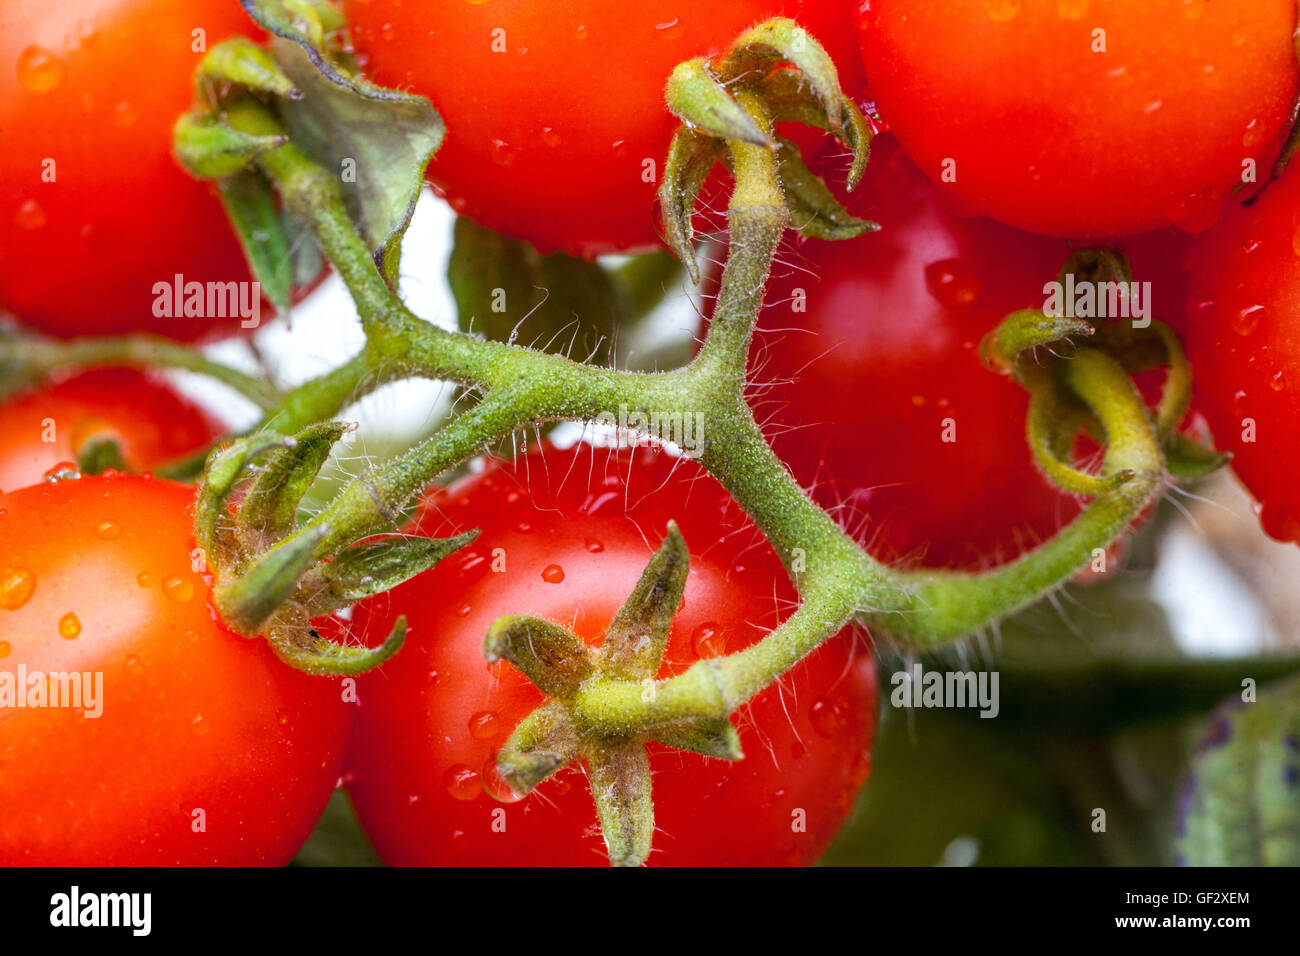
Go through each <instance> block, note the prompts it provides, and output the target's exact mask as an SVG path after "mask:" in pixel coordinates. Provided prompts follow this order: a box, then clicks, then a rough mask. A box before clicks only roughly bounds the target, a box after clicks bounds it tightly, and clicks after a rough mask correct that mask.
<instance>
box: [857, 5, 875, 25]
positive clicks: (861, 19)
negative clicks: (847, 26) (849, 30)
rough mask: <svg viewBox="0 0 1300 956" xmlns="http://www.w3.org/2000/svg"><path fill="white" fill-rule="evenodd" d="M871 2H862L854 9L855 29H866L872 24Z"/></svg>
mask: <svg viewBox="0 0 1300 956" xmlns="http://www.w3.org/2000/svg"><path fill="white" fill-rule="evenodd" d="M871 13H872V11H871V0H862V2H861V3H859V4H858V5H857V6H856V7H854V8H853V25H854V26H855V27H859V28H861V27H865V26H866V25H867V24H868V23H870V22H871Z"/></svg>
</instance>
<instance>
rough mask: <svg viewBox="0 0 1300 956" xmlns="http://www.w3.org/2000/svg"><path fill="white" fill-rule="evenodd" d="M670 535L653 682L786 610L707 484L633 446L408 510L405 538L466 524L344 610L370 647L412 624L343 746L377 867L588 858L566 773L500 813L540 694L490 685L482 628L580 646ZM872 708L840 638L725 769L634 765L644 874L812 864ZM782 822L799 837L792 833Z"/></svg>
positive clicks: (753, 725)
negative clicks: (524, 623) (436, 561)
mask: <svg viewBox="0 0 1300 956" xmlns="http://www.w3.org/2000/svg"><path fill="white" fill-rule="evenodd" d="M669 519H676V520H677V521H678V523H679V525H680V527H681V530H682V534H683V536H684V537H685V539H686V542H687V545H688V546H689V547H690V548H691V571H690V576H689V578H688V580H687V584H686V595H685V603H684V606H683V607H682V609H681V610H680V611H679V612H678V614H677V617H676V619H675V620H674V623H673V629H672V633H671V635H670V638H669V644H668V649H667V654H666V656H665V661H664V665H663V667H662V668H661V670H660V673H659V677H660V678H663V677H666V676H670V675H672V674H675V673H679V672H680V671H682V670H684V669H685V668H686V667H687V666H689V665H690V664H691V663H693V662H694V661H695V660H697V659H699V658H700V657H701V656H716V655H719V654H723V653H730V652H734V651H738V650H740V649H742V648H744V647H746V646H748V645H750V644H753V643H754V642H756V641H757V640H759V639H760V638H761V637H762V636H763V635H764V634H765V633H766V632H767V631H768V630H769V629H770V628H772V627H773V626H775V625H776V624H777V622H778V621H779V620H780V619H781V618H782V617H784V616H785V615H786V613H788V612H789V610H790V606H791V603H792V601H793V600H794V595H793V591H792V590H791V587H790V585H789V583H788V582H787V580H786V577H785V573H784V571H783V570H782V569H781V567H780V565H779V564H778V562H777V561H776V558H775V556H774V555H773V553H772V551H771V549H770V548H769V547H768V546H767V545H766V543H764V542H763V541H762V539H761V537H760V536H759V534H758V532H757V531H756V530H754V529H753V527H752V526H751V525H746V524H743V523H741V522H740V521H738V520H737V513H736V510H735V506H734V505H732V504H730V503H729V499H728V497H727V495H726V493H725V492H724V491H723V490H722V489H721V487H720V486H719V485H717V484H716V483H715V482H714V481H713V479H711V478H709V477H707V476H706V475H704V474H703V473H702V472H701V471H699V469H697V468H696V467H695V466H693V465H691V464H690V463H688V462H686V461H684V460H674V459H670V458H669V457H668V456H667V455H666V454H655V453H653V452H651V451H649V450H648V449H641V450H638V451H636V452H631V453H628V452H623V453H614V452H609V451H607V450H593V449H592V448H591V447H590V446H578V447H577V448H575V449H573V450H569V451H564V452H559V451H554V450H551V451H547V452H545V453H544V454H542V453H538V452H533V453H532V454H529V455H528V456H526V457H524V458H522V459H521V460H519V461H518V462H517V463H516V464H515V465H514V466H509V465H502V464H494V465H492V466H490V467H489V469H488V470H487V471H486V472H484V473H482V474H479V475H474V476H471V477H469V478H467V479H465V480H464V481H462V482H460V483H459V484H457V485H454V486H452V487H451V488H450V489H439V490H436V491H434V492H432V493H431V494H430V495H429V496H428V497H427V498H426V500H425V501H424V502H423V504H422V507H421V510H420V512H419V515H418V517H417V519H416V523H415V527H416V528H418V529H419V531H420V532H421V533H429V534H440V533H442V532H444V531H447V530H448V529H451V528H456V529H459V530H463V529H466V528H471V527H478V528H481V529H482V535H481V536H480V537H479V539H478V540H477V541H476V542H474V544H473V545H471V546H470V547H469V548H468V549H467V550H466V551H464V552H459V553H457V555H456V556H455V557H453V558H451V559H449V560H448V561H446V562H444V563H443V564H441V565H439V566H437V567H436V568H434V569H433V570H432V571H430V572H427V573H425V574H423V575H421V576H420V577H418V578H416V579H415V580H413V581H411V582H409V583H407V584H405V585H402V586H401V587H399V588H397V589H395V590H394V591H392V592H391V593H390V594H388V595H386V596H382V597H380V598H377V599H375V600H373V601H372V602H371V603H370V604H368V605H363V606H362V607H361V608H359V609H358V613H357V621H358V623H359V624H360V626H361V627H362V628H363V629H364V630H365V631H366V632H367V633H368V634H369V635H370V637H371V639H379V632H380V631H381V630H382V629H383V628H384V627H385V626H386V625H391V623H392V620H393V618H394V617H395V616H396V615H397V614H398V613H399V612H400V613H404V614H406V615H407V617H408V618H409V621H410V626H411V631H410V637H409V638H408V642H407V645H406V647H405V648H404V649H403V650H402V652H401V653H400V654H398V655H397V656H396V657H395V658H393V659H392V660H391V661H389V662H387V663H385V664H384V665H383V667H382V668H380V669H378V670H376V671H374V672H373V673H372V674H371V675H369V676H368V677H366V678H365V679H364V680H363V682H362V684H361V686H360V688H359V691H360V695H361V712H360V714H359V720H358V726H357V728H356V733H355V737H354V741H353V747H352V749H351V753H352V757H351V761H350V767H351V770H352V771H353V773H354V775H355V776H354V778H353V779H352V782H351V784H350V789H351V794H352V800H353V802H354V803H355V805H356V808H357V811H358V813H359V815H360V817H361V820H362V823H363V825H364V826H365V828H366V832H367V833H368V834H369V835H370V838H371V839H372V840H373V841H374V843H375V847H376V849H378V851H379V853H380V855H381V856H382V857H383V858H384V859H385V860H386V861H388V862H389V863H395V864H443V863H449V864H450V863H454V864H575V865H581V864H588V865H590V864H599V863H601V862H602V861H603V860H604V858H605V857H604V853H605V850H604V844H603V842H602V840H601V837H600V835H599V831H598V829H597V826H596V812H595V806H594V804H593V803H592V799H591V793H590V790H589V789H588V787H587V784H586V781H585V780H584V778H583V774H582V772H581V771H580V770H578V769H576V768H573V767H571V768H569V769H566V770H564V771H561V772H560V773H559V774H558V775H557V776H555V777H552V778H551V779H550V780H547V781H546V782H544V783H542V784H541V786H540V787H539V788H538V789H537V790H536V791H535V792H534V793H533V794H530V795H529V796H528V797H526V798H524V799H523V800H522V801H521V802H518V803H510V802H509V797H510V795H509V794H508V791H507V790H506V789H505V788H504V787H503V786H501V784H500V780H499V778H498V777H496V776H495V774H494V773H493V771H494V769H495V764H494V762H493V757H494V754H495V752H496V750H497V748H499V747H500V746H501V744H502V743H503V742H504V741H505V739H506V738H507V737H508V735H509V734H510V733H511V731H513V729H514V728H515V726H516V724H517V723H518V721H519V720H520V719H521V718H523V717H524V716H526V715H527V714H528V713H529V712H530V711H532V710H533V709H534V708H535V707H537V706H538V705H539V704H540V703H542V701H543V697H542V695H541V693H540V692H539V691H538V690H537V689H536V688H535V687H533V685H532V684H530V683H529V682H528V681H527V680H526V679H525V678H524V677H523V676H522V675H520V674H519V673H518V672H517V671H515V670H513V669H512V668H510V667H509V666H508V665H506V664H505V663H504V662H499V663H497V664H495V665H493V666H491V667H489V666H488V665H487V663H486V662H485V661H484V658H483V651H482V644H483V637H484V635H485V634H486V633H487V630H488V627H489V625H490V624H491V623H492V622H493V621H495V620H496V619H497V618H498V617H500V616H502V615H505V614H515V613H519V614H532V615H538V616H541V617H545V618H547V619H550V620H554V621H557V622H560V623H563V624H564V625H565V626H567V627H570V628H572V629H573V631H574V632H575V633H577V634H578V635H580V636H581V637H582V638H584V639H585V640H587V641H589V642H592V643H595V642H597V641H599V639H600V638H601V637H602V635H603V633H604V629H605V627H606V626H607V625H608V624H609V623H610V621H611V619H612V618H613V616H614V614H615V613H616V612H617V610H618V609H619V607H620V606H621V605H622V603H623V601H624V599H625V598H626V597H627V595H628V593H629V592H630V591H631V589H632V587H633V585H634V584H635V583H636V581H637V579H638V578H639V577H640V575H641V572H642V571H643V570H644V568H645V564H646V562H647V561H648V560H649V558H650V556H651V555H652V554H653V553H654V551H655V549H656V548H657V547H658V546H659V544H660V542H661V540H662V536H663V534H664V531H665V528H666V524H667V522H668V520H669ZM494 568H496V569H497V570H496V571H494ZM874 711H875V685H874V675H873V670H872V658H871V654H870V653H869V651H868V650H867V648H866V647H865V646H863V645H862V644H861V643H860V642H859V641H858V639H857V637H856V636H855V635H854V634H852V633H849V632H846V633H843V634H840V635H838V636H837V637H835V638H834V639H832V640H831V641H830V642H828V643H827V644H826V645H825V646H823V647H822V648H820V649H818V650H817V651H816V652H814V653H813V654H812V655H811V656H810V657H809V658H808V659H806V660H805V661H803V662H802V663H801V664H800V665H799V666H798V667H797V668H795V670H794V671H792V672H791V673H790V674H789V675H787V676H786V677H785V678H783V679H782V680H781V682H780V684H779V685H774V686H772V687H769V688H768V689H767V690H766V691H764V692H763V693H761V694H760V695H759V696H758V697H756V698H755V699H754V701H753V702H752V703H751V704H750V706H749V707H748V708H746V709H745V711H744V712H743V713H742V714H741V715H740V716H739V718H738V719H737V726H738V728H739V730H740V738H741V742H742V745H743V747H744V751H745V754H746V756H745V759H744V760H743V761H741V762H739V763H734V764H733V763H728V762H725V761H720V760H709V759H706V758H704V757H701V756H698V755H696V754H689V753H684V752H681V751H670V750H667V749H666V748H662V747H652V755H651V766H652V768H653V770H654V803H655V817H656V828H657V829H656V834H655V849H654V851H653V852H652V854H651V856H650V862H651V863H653V864H656V865H673V864H739V865H744V864H771V863H790V864H793V863H809V862H812V861H813V860H816V859H817V857H818V855H819V854H820V853H821V851H822V850H823V849H825V847H826V845H827V844H828V843H829V841H830V839H831V838H832V836H833V835H834V834H835V832H836V830H837V829H838V828H839V826H840V823H841V822H842V821H843V819H844V817H845V815H846V814H847V813H848V810H849V807H850V806H851V804H852V801H853V796H854V793H855V792H856V790H857V788H858V787H859V786H860V785H861V783H862V782H863V780H864V779H865V778H866V776H867V772H868V769H869V759H870V757H869V748H870V744H871V738H872V729H873V726H874ZM488 787H491V788H492V791H493V793H496V794H497V795H498V797H502V796H504V797H507V802H498V800H497V799H493V797H492V796H491V795H489V793H487V792H485V790H486V789H487V788H488ZM801 820H802V821H805V822H806V832H800V831H799V830H798V829H797V827H796V826H792V824H796V825H797V824H798V823H799V822H800V821H801Z"/></svg>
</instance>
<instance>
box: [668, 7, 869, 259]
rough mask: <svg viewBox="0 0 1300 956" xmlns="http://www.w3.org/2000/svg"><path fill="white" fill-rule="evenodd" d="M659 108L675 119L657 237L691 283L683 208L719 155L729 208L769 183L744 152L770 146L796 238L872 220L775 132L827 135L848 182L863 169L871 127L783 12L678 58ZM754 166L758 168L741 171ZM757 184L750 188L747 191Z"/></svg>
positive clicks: (853, 232) (829, 234)
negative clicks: (716, 50) (724, 46)
mask: <svg viewBox="0 0 1300 956" xmlns="http://www.w3.org/2000/svg"><path fill="white" fill-rule="evenodd" d="M664 96H665V99H666V100H667V103H668V108H669V109H670V110H671V111H672V112H673V113H674V114H675V115H676V116H677V117H679V118H680V119H681V120H682V121H683V124H684V125H683V126H681V127H680V128H678V130H677V131H676V132H675V133H674V135H673V138H672V142H671V143H670V145H669V149H668V159H667V162H666V164H665V166H664V177H663V182H662V183H661V184H660V187H659V206H660V211H661V214H662V216H663V225H664V233H665V241H666V242H667V244H668V247H669V248H670V249H671V250H672V251H673V252H674V253H675V254H676V255H677V257H678V258H679V259H681V260H682V262H683V263H684V264H685V265H686V268H687V270H688V271H689V272H690V275H691V279H692V280H693V281H696V282H698V281H699V269H698V266H697V264H696V262H695V252H694V232H693V226H692V219H691V217H692V214H693V212H694V209H695V201H696V198H697V197H698V195H699V191H700V188H701V187H702V186H703V185H704V181H705V179H706V178H707V177H708V174H709V172H710V171H711V170H712V169H713V167H714V165H715V164H716V163H718V162H719V161H722V160H724V159H726V160H727V162H728V166H729V167H730V168H731V170H732V173H733V175H734V176H735V179H736V186H737V188H736V191H735V193H734V194H733V196H732V207H733V208H735V207H736V206H743V205H746V204H747V203H748V202H750V201H751V200H752V199H755V198H756V199H758V200H759V202H760V204H761V203H763V202H766V201H767V198H768V197H766V196H764V195H762V193H764V192H767V191H770V187H768V185H767V184H765V183H763V179H764V178H765V177H764V175H763V173H762V172H760V170H762V169H764V168H765V166H766V164H764V163H762V162H758V163H755V162H754V161H753V160H752V159H750V158H749V156H750V155H751V154H752V151H753V150H760V151H764V152H770V153H774V154H775V155H776V156H777V157H778V162H777V164H776V167H777V168H776V176H777V180H778V182H777V184H776V185H775V191H776V192H777V193H778V194H779V196H778V197H777V199H776V202H777V203H778V204H782V205H784V207H785V208H786V209H787V210H788V213H789V216H790V220H791V222H792V223H793V225H794V227H795V228H796V229H798V230H799V231H800V232H801V233H802V234H803V235H805V236H812V237H816V238H820V239H844V238H851V237H853V236H857V235H861V234H862V233H864V232H868V231H870V230H873V229H878V228H879V226H878V225H877V224H875V223H873V222H870V221H868V220H865V219H859V218H857V217H855V216H852V215H850V214H849V213H848V212H847V211H846V210H845V209H844V207H843V206H842V205H841V204H840V202H839V200H838V199H836V198H835V197H834V195H832V193H831V192H830V190H829V189H827V188H826V186H825V184H824V183H823V182H822V181H821V179H820V178H818V177H817V176H816V175H815V174H814V173H813V172H812V171H811V170H809V169H808V167H807V166H806V165H805V163H804V161H803V159H802V157H801V156H800V155H799V150H798V148H797V147H796V146H795V145H794V144H793V143H792V142H790V141H789V140H787V139H784V138H783V137H780V136H777V135H776V134H775V133H774V131H773V126H774V124H775V123H779V122H785V121H797V122H801V123H805V124H807V125H810V126H816V127H820V128H821V129H824V130H828V131H830V132H831V133H832V134H834V135H835V136H836V137H837V138H838V139H839V140H840V141H841V142H842V143H843V144H844V145H845V146H846V147H847V148H848V149H849V151H850V153H851V154H852V163H851V165H850V169H849V175H848V188H849V189H850V190H852V189H853V188H854V187H855V186H856V185H857V184H858V182H859V180H860V179H861V178H862V173H863V171H864V170H865V169H866V164H867V158H868V154H869V151H870V143H871V126H870V124H869V123H868V122H867V120H866V118H865V117H864V116H863V115H862V113H861V112H860V111H859V110H858V108H857V105H856V104H855V103H854V102H853V101H852V100H851V99H849V98H848V97H847V96H845V95H844V92H843V90H841V89H840V84H839V78H838V75H837V73H836V70H835V64H834V63H833V62H832V60H831V58H830V55H829V54H828V53H827V52H826V50H825V49H824V48H823V47H822V45H821V44H820V43H818V42H817V41H816V40H815V39H813V38H812V37H811V36H809V34H808V33H807V31H805V30H804V29H803V28H802V27H800V26H799V25H798V24H796V23H795V22H794V21H793V20H789V19H786V18H783V17H778V18H776V19H773V20H768V21H765V22H763V23H760V24H759V25H757V26H756V27H754V28H753V29H751V30H748V31H747V32H745V33H743V34H741V35H740V36H739V37H737V39H736V40H735V42H734V43H733V44H732V45H731V48H730V50H729V51H728V52H727V54H726V55H724V56H723V57H721V58H720V60H718V61H715V62H710V61H708V60H706V59H704V58H699V59H695V60H688V61H686V62H685V63H680V64H678V66H677V67H676V68H675V69H674V70H673V72H672V74H671V75H670V76H669V78H668V83H667V85H666V87H665V90H664ZM754 166H757V167H758V169H751V167H754ZM755 187H757V189H758V194H757V195H756V196H754V197H751V196H749V194H748V191H749V190H750V189H751V188H755Z"/></svg>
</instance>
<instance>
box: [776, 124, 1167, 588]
mask: <svg viewBox="0 0 1300 956" xmlns="http://www.w3.org/2000/svg"><path fill="white" fill-rule="evenodd" d="M828 181H831V182H833V181H834V177H833V174H832V175H830V176H828ZM942 198H943V197H942V195H941V193H940V191H939V189H938V188H937V187H935V186H934V185H933V184H931V183H930V182H929V181H928V180H927V179H926V178H925V177H924V176H923V175H922V174H921V173H920V171H919V170H917V168H916V167H915V166H914V165H913V164H912V163H911V162H910V161H909V160H908V159H907V157H906V156H904V155H903V154H902V152H901V151H900V150H899V149H898V146H897V144H896V143H894V142H893V141H892V139H891V138H890V137H889V136H880V137H878V138H877V139H876V141H875V142H874V143H873V145H872V159H871V162H870V164H869V165H868V167H867V175H866V179H865V180H864V182H863V184H862V185H861V186H860V187H859V190H858V193H857V194H855V195H854V196H853V197H852V198H851V199H850V200H849V201H848V204H849V208H850V209H851V211H852V212H854V213H855V214H856V215H859V216H863V217H866V218H869V219H873V220H875V221H876V222H878V223H879V224H880V226H881V230H880V231H879V232H876V233H868V234H866V235H863V236H860V237H858V238H856V239H851V240H844V241H838V242H822V241H818V240H807V241H805V242H802V243H800V244H798V245H797V246H796V248H794V249H793V250H791V251H790V252H789V253H788V254H782V255H780V256H778V260H779V261H778V264H777V266H776V267H775V268H774V272H773V276H772V278H771V280H770V282H769V284H768V288H767V290H766V297H765V302H766V303H767V304H766V306H765V308H764V310H763V312H762V314H761V316H760V320H759V323H760V324H759V329H758V333H757V337H756V339H755V344H754V348H753V352H752V355H751V362H750V378H751V381H752V382H753V383H754V388H753V390H752V392H751V404H752V406H753V407H754V409H755V415H756V416H757V418H758V420H759V422H760V423H761V424H762V425H763V426H764V429H765V432H766V433H767V434H768V436H769V437H770V438H771V440H772V441H773V446H774V448H775V449H776V451H777V454H778V455H780V456H781V458H782V459H783V460H784V461H785V462H786V463H787V464H788V465H789V466H790V467H791V469H792V471H793V472H794V475H795V477H796V478H798V479H799V481H800V482H801V483H803V484H804V485H805V486H806V487H811V488H812V490H813V494H814V496H815V497H816V498H817V499H818V500H819V501H820V502H821V503H822V504H823V505H825V506H827V507H832V508H835V507H841V506H842V509H841V515H842V520H844V521H845V522H846V525H847V526H849V527H850V529H851V530H852V531H853V532H854V533H855V534H856V536H857V537H858V538H859V539H860V540H861V541H862V542H863V543H864V544H865V545H866V546H867V547H869V548H870V550H871V551H872V552H873V553H874V554H876V555H877V556H878V557H880V558H882V559H885V560H900V559H902V560H908V561H911V562H916V561H918V560H919V561H920V563H923V564H926V565H933V566H950V565H957V566H963V567H972V566H977V565H990V564H996V563H998V562H1000V561H1005V560H1008V559H1010V558H1014V557H1015V556H1017V555H1018V554H1020V553H1021V552H1022V551H1024V550H1027V549H1028V548H1030V547H1032V546H1033V545H1035V544H1037V543H1038V542H1039V541H1041V540H1043V539H1045V538H1046V537H1049V536H1050V535H1051V534H1053V533H1054V532H1055V531H1056V530H1057V529H1058V528H1060V527H1061V526H1062V525H1063V524H1064V523H1066V522H1067V521H1069V520H1070V519H1071V518H1072V517H1073V516H1074V515H1075V514H1076V513H1077V512H1078V510H1079V506H1078V504H1077V502H1076V501H1075V500H1074V499H1073V498H1072V497H1070V496H1068V495H1065V494H1063V493H1061V492H1059V491H1057V490H1056V489H1055V488H1054V487H1053V486H1051V485H1050V484H1049V483H1048V482H1047V480H1046V479H1045V478H1044V477H1043V476H1042V475H1041V474H1040V472H1039V470H1038V468H1037V466H1036V465H1035V463H1034V461H1033V458H1032V455H1031V454H1030V452H1029V448H1028V445H1027V443H1026V440H1025V420H1026V415H1027V413H1028V395H1027V393H1026V392H1025V390H1024V389H1023V388H1022V387H1021V386H1020V385H1018V384H1017V383H1016V382H1014V381H1013V380H1011V379H1009V378H1006V377H1002V376H999V375H997V374H995V373H994V372H992V371H990V370H989V369H988V368H987V367H985V365H984V363H983V362H982V361H981V359H980V356H979V344H980V340H981V339H982V338H983V337H984V335H985V334H986V333H988V332H989V331H990V330H991V329H992V328H994V327H995V326H996V325H997V324H998V322H999V321H1001V319H1002V318H1003V317H1004V316H1005V315H1006V314H1007V313H1008V312H1011V311H1014V310H1016V309H1023V308H1042V307H1044V305H1045V304H1046V298H1047V296H1046V295H1045V293H1046V292H1047V290H1046V288H1045V285H1046V284H1047V283H1049V282H1053V281H1055V280H1056V278H1057V274H1058V272H1059V271H1060V269H1061V266H1062V265H1063V264H1064V262H1065V261H1066V258H1067V257H1068V255H1069V253H1070V246H1069V245H1068V244H1067V243H1065V242H1063V241H1060V240H1054V239H1046V238H1043V237H1039V236H1034V235H1030V234H1028V233H1024V232H1020V231H1018V230H1015V229H1011V228H1009V227H1007V226H1003V225H1000V224H998V223H995V222H992V221H990V220H987V219H980V218H961V217H958V216H954V215H952V214H950V213H948V212H946V211H945V210H944V208H943V205H942ZM1181 249H1182V244H1181V239H1180V237H1178V236H1175V235H1173V234H1169V235H1153V236H1146V237H1143V238H1142V240H1141V241H1140V242H1135V243H1132V244H1131V246H1130V247H1129V248H1127V250H1126V251H1128V252H1129V253H1130V258H1131V260H1132V265H1133V270H1134V276H1135V279H1146V280H1147V281H1151V283H1152V286H1151V289H1150V296H1149V301H1150V302H1151V304H1152V305H1153V311H1154V313H1155V315H1156V316H1157V317H1158V316H1160V315H1163V314H1166V310H1168V309H1175V308H1177V303H1178V302H1181V296H1182V294H1183V291H1182V290H1183V286H1182V279H1181V276H1180V270H1179V269H1177V268H1175V266H1176V265H1177V264H1178V263H1179V259H1178V258H1177V253H1178V252H1180V251H1181Z"/></svg>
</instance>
